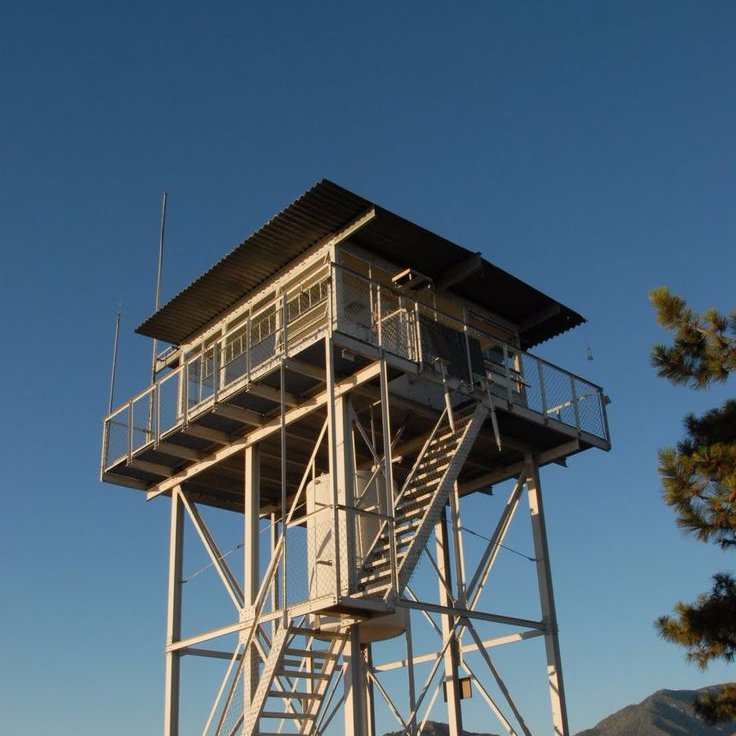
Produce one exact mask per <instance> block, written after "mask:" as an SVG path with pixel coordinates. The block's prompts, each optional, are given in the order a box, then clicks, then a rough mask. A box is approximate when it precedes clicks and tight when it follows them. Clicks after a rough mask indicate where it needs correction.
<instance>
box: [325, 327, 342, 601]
mask: <svg viewBox="0 0 736 736" xmlns="http://www.w3.org/2000/svg"><path fill="white" fill-rule="evenodd" d="M325 378H326V380H327V394H328V400H327V442H328V445H329V457H330V460H329V463H330V485H331V486H332V513H333V516H332V518H333V523H334V529H333V530H332V542H333V544H334V556H333V559H334V565H335V566H334V571H335V600H337V598H338V597H339V595H340V591H341V590H342V582H341V580H342V577H341V575H342V571H341V569H340V557H341V555H340V513H339V510H338V505H339V489H338V486H337V466H338V457H337V436H336V427H335V424H336V422H335V360H334V356H333V354H332V339H331V338H330V337H329V336H327V337H325Z"/></svg>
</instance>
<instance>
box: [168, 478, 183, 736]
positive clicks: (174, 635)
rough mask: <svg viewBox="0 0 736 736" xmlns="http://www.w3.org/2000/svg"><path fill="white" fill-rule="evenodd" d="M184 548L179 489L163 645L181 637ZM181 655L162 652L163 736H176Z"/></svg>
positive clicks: (173, 499)
mask: <svg viewBox="0 0 736 736" xmlns="http://www.w3.org/2000/svg"><path fill="white" fill-rule="evenodd" d="M183 546H184V507H183V504H182V500H181V494H180V491H179V487H178V486H177V487H176V488H174V490H173V491H172V492H171V529H170V533H169V585H168V609H167V614H166V644H167V645H171V644H173V643H174V642H175V641H178V639H179V638H180V636H181V574H182V573H181V568H182V558H183ZM180 665H181V655H180V653H179V652H178V651H167V652H166V682H165V690H164V736H178V734H179V671H180Z"/></svg>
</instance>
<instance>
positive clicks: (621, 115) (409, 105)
mask: <svg viewBox="0 0 736 736" xmlns="http://www.w3.org/2000/svg"><path fill="white" fill-rule="evenodd" d="M735 95H736V4H734V3H732V2H717V1H712V2H708V3H701V2H673V1H667V2H622V3H613V2H609V3H603V2H594V3H591V2H559V3H531V2H527V3H510V2H509V3H498V2H464V3H453V4H451V3H438V2H433V1H429V2H417V1H409V2H404V3H387V2H373V3H363V4H360V5H359V4H347V3H338V2H309V3H307V2H302V3H297V2H272V3H265V2H264V3H248V2H240V3H236V2H222V3H217V4H212V5H210V6H207V5H206V4H202V3H193V2H188V1H186V0H185V1H180V2H177V3H143V2H139V1H137V0H131V1H130V2H125V3H91V2H88V3H83V2H79V1H78V0H70V1H69V2H65V3H51V2H43V1H37V0H24V1H23V2H18V1H17V0H6V1H5V2H4V3H3V6H2V9H1V10H0V101H1V102H0V105H1V112H0V253H1V255H2V259H1V261H0V300H2V312H1V314H2V317H1V319H2V333H1V334H2V338H3V339H2V348H0V350H1V353H0V354H1V355H2V360H0V381H1V382H0V385H2V386H3V388H4V395H3V401H2V406H3V411H2V413H1V414H0V417H1V418H0V422H2V424H1V425H0V431H1V433H2V443H1V444H0V447H1V448H2V450H1V451H2V461H3V463H2V465H3V473H2V480H1V481H0V489H1V491H2V498H3V510H2V513H1V514H0V529H1V532H0V539H1V542H0V543H1V544H2V567H1V568H0V575H1V576H2V591H1V595H2V601H3V602H2V604H1V607H0V618H1V619H2V622H1V623H2V625H1V626H0V632H1V633H0V637H1V638H2V641H1V642H0V652H1V654H0V670H1V672H0V675H1V677H2V682H0V729H2V731H3V732H5V733H16V734H37V733H48V732H51V731H52V730H53V733H55V734H58V736H71V735H72V734H73V735H74V736H86V735H87V734H89V735H91V734H99V733H103V732H104V733H106V734H108V736H117V735H118V734H120V735H122V734H126V735H127V734H131V733H142V734H143V733H157V732H159V731H160V724H161V700H162V690H163V657H162V645H163V641H164V611H165V574H166V558H165V548H166V544H167V540H166V537H167V525H168V515H167V514H168V502H167V501H165V500H160V501H158V502H154V503H151V504H146V503H145V502H144V500H143V496H142V495H141V494H139V493H136V492H134V491H131V490H125V489H119V488H115V487H113V486H109V485H105V486H103V485H101V484H100V483H99V482H98V478H97V474H98V466H99V447H100V435H101V418H102V416H103V414H104V413H105V411H106V407H107V396H108V386H109V371H110V357H111V350H112V335H113V319H114V314H115V312H116V310H117V308H118V304H119V303H122V311H123V332H122V340H121V357H120V366H119V382H118V390H117V394H116V398H117V401H118V403H122V401H123V400H125V399H127V398H128V397H129V396H131V395H132V394H133V393H135V392H137V391H138V390H140V389H141V388H143V387H144V385H145V384H146V382H147V380H148V372H149V362H150V344H149V341H148V340H147V339H145V338H142V337H139V336H135V335H133V332H132V330H133V328H134V326H135V325H137V324H138V323H140V322H141V321H142V320H143V319H144V318H145V317H146V316H148V314H149V313H150V311H151V308H152V306H153V291H154V281H155V274H154V271H155V260H156V246H157V239H158V217H159V206H160V197H161V192H162V191H163V190H164V189H166V190H168V192H169V195H170V206H169V223H168V231H167V256H166V264H165V273H164V287H163V291H164V298H167V297H170V296H172V295H173V294H174V293H176V292H177V291H178V290H179V289H180V288H182V287H183V286H185V285H186V284H187V283H189V282H190V281H191V280H192V279H193V278H194V277H195V276H197V275H198V274H199V273H200V272H201V271H203V270H204V269H205V268H207V267H208V266H209V265H211V263H213V262H214V261H215V260H217V259H218V258H220V257H221V256H222V255H223V254H224V253H225V252H227V251H228V250H230V248H231V247H233V246H234V245H235V244H236V243H238V242H240V241H241V240H242V239H243V237H244V236H246V235H247V234H249V233H250V232H252V231H253V230H254V229H256V228H257V227H258V226H260V225H261V224H262V223H263V222H264V221H265V220H266V219H267V218H268V217H270V216H271V215H272V214H274V213H275V212H276V211H278V210H279V209H281V208H282V207H283V206H284V205H286V204H287V203H288V202H289V201H291V200H292V199H293V198H294V197H296V196H297V195H298V194H300V193H301V192H302V191H304V190H305V189H307V188H308V187H309V186H311V185H312V184H313V183H314V182H316V181H317V180H318V179H320V178H323V177H327V178H330V179H333V180H334V181H336V182H338V183H339V184H342V185H344V186H346V187H347V188H349V189H352V190H354V191H356V192H358V193H360V194H363V195H364V196H366V197H367V198H369V199H372V200H374V201H376V202H379V203H380V204H382V205H384V206H385V207H387V208H388V209H391V210H393V211H395V212H397V213H399V214H401V215H403V216H405V217H408V218H409V219H411V220H414V221H416V222H418V223H420V224H422V225H424V226H426V227H428V228H429V229H431V230H434V231H436V232H438V233H440V234H442V235H445V236H446V237H448V238H450V239H452V240H454V241H456V242H458V243H460V244H462V245H464V246H465V247H467V248H468V249H470V250H472V251H476V250H479V251H482V252H483V254H484V256H485V257H486V258H488V259H489V260H491V261H492V262H494V263H496V264H498V265H499V266H501V267H503V268H505V269H507V270H509V271H511V272H512V273H514V274H515V275H517V276H519V277H521V278H523V279H524V280H526V281H529V282H530V283H532V284H533V285H535V286H536V287H538V288H539V289H541V290H542V291H545V292H546V293H548V294H550V295H551V296H553V297H555V298H557V299H559V300H561V301H562V302H564V303H566V304H568V305H570V306H571V307H573V308H574V309H576V310H578V311H580V312H581V313H582V314H584V315H585V316H586V317H587V318H588V319H589V325H588V326H587V327H584V328H579V329H578V330H576V331H574V332H572V333H569V334H568V335H566V336H564V337H562V338H560V339H559V340H557V341H555V342H553V343H550V344H547V345H543V346H541V348H540V349H538V351H537V352H538V353H539V354H541V355H542V356H544V357H548V358H549V359H551V360H553V361H554V362H557V363H559V364H561V365H563V366H565V367H567V368H569V369H571V370H574V371H577V372H579V373H582V374H583V375H585V376H587V377H589V378H591V379H592V380H594V381H596V382H597V383H600V384H601V385H603V386H604V387H605V389H606V391H607V392H608V393H609V395H610V396H611V398H612V400H613V403H612V405H611V406H610V407H609V410H610V424H611V432H612V436H613V442H614V449H613V451H612V452H611V453H610V454H604V453H601V452H598V451H590V452H588V453H586V454H585V455H583V456H579V457H576V458H573V459H572V460H571V461H570V465H569V468H567V469H566V470H562V469H559V468H554V469H550V470H549V471H547V472H545V473H544V474H543V479H542V480H543V485H544V488H545V492H546V498H547V512H548V526H549V535H550V546H551V553H552V564H553V570H554V574H555V584H556V597H557V602H558V617H559V621H560V630H561V631H560V637H561V646H562V651H563V664H564V667H565V677H566V683H567V688H568V701H569V703H568V705H569V710H570V717H571V723H572V727H573V729H574V730H579V729H582V728H583V727H587V726H590V725H592V724H594V723H595V722H597V721H598V720H599V719H600V718H601V717H603V716H604V715H606V714H608V713H610V712H611V711H613V710H615V709H617V708H620V707H622V706H623V705H625V704H627V703H630V702H633V701H637V700H641V699H642V698H643V697H644V696H646V695H647V694H649V693H650V692H652V691H654V690H657V689H659V688H665V687H666V688H691V687H701V686H704V685H707V684H711V683H715V682H721V681H725V680H727V679H734V669H733V668H731V669H728V668H726V667H722V666H720V667H713V668H712V669H711V670H710V671H708V672H707V673H704V674H703V673H700V672H698V670H697V669H696V668H694V667H693V666H690V665H688V664H686V663H685V662H684V660H683V654H682V652H681V651H680V650H679V649H676V648H674V647H672V646H671V645H669V644H666V643H664V642H662V641H661V640H659V639H658V638H657V636H656V634H655V631H654V628H653V625H652V622H653V620H654V619H655V618H656V617H657V616H658V615H660V614H662V613H665V612H667V611H669V610H670V608H671V606H672V604H673V603H674V602H675V601H676V600H678V599H685V600H687V599H691V598H693V597H694V596H695V595H696V594H697V593H698V592H700V591H701V590H704V589H705V588H706V587H707V586H708V582H709V575H710V574H712V573H713V572H716V571H718V570H721V569H728V568H729V567H730V568H731V569H733V558H732V557H729V556H728V555H727V554H726V553H722V552H720V551H718V550H716V549H714V548H709V547H707V546H705V545H702V544H700V543H697V542H695V541H693V540H691V539H687V538H685V537H684V536H683V535H682V534H681V533H680V532H679V531H678V530H677V529H676V528H675V526H674V523H673V519H672V515H671V513H670V511H669V510H668V509H666V508H665V507H664V506H663V504H662V502H661V501H660V496H659V484H658V478H657V474H656V448H657V447H658V446H662V445H666V444H668V443H673V442H675V441H676V440H677V438H678V437H679V436H680V433H681V423H680V419H681V417H682V416H683V415H684V414H685V413H686V412H688V411H701V410H703V409H704V408H706V407H709V406H711V405H714V404H716V403H717V402H719V401H720V400H721V399H722V398H724V397H725V396H726V395H727V394H728V393H729V392H730V394H733V384H731V385H730V386H726V387H725V388H723V389H718V390H714V391H712V392H710V393H709V394H707V395H706V394H703V395H700V394H699V395H695V394H693V393H691V392H689V391H688V390H686V389H682V388H672V387H670V386H668V385H666V384H665V383H664V382H663V381H661V380H660V379H657V378H656V376H655V375H654V373H653V371H652V369H651V368H650V367H649V365H648V350H649V347H650V345H651V344H652V343H653V342H655V341H656V340H658V339H659V338H660V334H659V331H658V328H657V326H656V324H655V321H654V318H653V315H652V313H651V310H650V308H649V307H648V302H647V292H648V290H649V289H650V288H651V287H652V286H655V285H659V284H668V285H669V286H671V287H672V288H673V289H674V290H675V291H677V292H679V293H681V294H682V295H683V296H685V297H686V298H688V300H689V301H690V302H691V303H692V305H693V306H694V307H696V308H698V309H702V308H706V307H709V306H716V307H718V308H720V309H723V310H730V309H732V308H734V307H735V306H736V290H734V280H735V273H734V272H735V270H736V269H735V268H734V267H735V266H736V214H734V213H735V212H736V209H735V208H734V204H735V201H734V200H735V197H736V148H735V147H734V140H735V139H736V100H735ZM588 345H590V347H591V348H592V352H593V355H594V360H593V361H587V360H586V348H587V347H588ZM235 541H237V540H235ZM192 562H193V561H192ZM201 577H202V578H204V577H206V576H205V575H202V576H201ZM540 708H541V710H540V711H539V713H535V715H534V718H536V719H537V720H536V721H534V722H535V723H537V722H539V723H543V722H544V718H545V717H546V715H545V714H546V708H547V704H546V703H541V706H540ZM540 713H541V715H540ZM486 725H490V724H486ZM540 728H541V727H540ZM542 732H543V731H542V730H540V731H539V733H542Z"/></svg>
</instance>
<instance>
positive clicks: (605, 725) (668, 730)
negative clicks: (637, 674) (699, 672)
mask: <svg viewBox="0 0 736 736" xmlns="http://www.w3.org/2000/svg"><path fill="white" fill-rule="evenodd" d="M716 688H717V686H715V688H703V689H702V690H658V691H657V692H656V693H654V694H652V695H650V696H649V697H648V698H645V699H644V700H642V701H641V703H637V704H636V705H627V706H626V707H625V708H622V709H621V710H619V711H616V712H615V713H613V714H612V715H610V716H608V717H607V718H604V719H603V720H602V721H601V722H600V723H599V724H598V725H596V726H594V727H593V728H589V729H587V730H585V731H580V732H579V733H578V734H577V736H736V723H734V722H731V723H721V724H719V725H717V726H707V725H706V724H705V723H703V722H702V721H701V720H700V719H699V718H697V717H696V716H695V713H694V712H693V708H692V702H693V700H694V699H695V696H696V695H697V694H698V693H702V692H706V691H708V690H713V689H716Z"/></svg>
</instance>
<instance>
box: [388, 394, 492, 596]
mask: <svg viewBox="0 0 736 736" xmlns="http://www.w3.org/2000/svg"><path fill="white" fill-rule="evenodd" d="M487 414H488V408H487V407H486V406H485V405H484V404H483V403H479V404H478V406H477V407H476V408H475V411H474V412H473V414H472V416H471V418H470V420H469V421H468V423H467V424H466V425H465V430H464V432H463V435H462V438H461V439H460V441H459V443H458V445H457V448H456V450H455V452H454V453H453V456H452V459H451V460H450V462H449V463H448V465H447V469H446V470H445V473H444V475H443V476H442V478H441V480H440V482H439V483H438V485H437V489H436V490H435V493H434V496H433V498H432V500H431V502H430V503H429V504H428V506H427V509H426V511H425V513H424V515H423V516H422V520H421V522H420V524H419V526H418V527H417V531H416V532H415V534H414V536H413V539H412V541H411V543H410V544H409V547H408V549H407V550H406V552H405V553H404V555H403V557H402V559H401V562H400V563H399V571H398V591H397V595H399V596H400V595H401V594H402V593H403V591H404V588H405V587H406V585H407V584H408V582H409V580H410V579H411V576H412V574H413V572H414V568H415V567H416V565H417V562H418V561H419V557H420V555H421V554H422V551H423V550H424V547H425V546H426V544H427V542H428V541H429V536H430V534H431V533H432V530H433V529H434V526H435V524H436V522H437V519H438V518H439V516H440V513H441V512H442V509H443V508H444V507H445V504H446V503H447V501H448V499H449V497H450V491H452V488H453V486H454V484H455V481H456V480H457V478H458V476H459V475H460V471H461V470H462V468H463V465H465V461H466V460H467V458H468V455H469V454H470V450H471V449H472V447H473V445H474V444H475V440H476V439H477V437H478V434H479V433H480V430H481V427H482V426H483V422H484V421H485V418H486V416H487ZM391 597H392V596H391V589H390V588H389V590H388V591H387V593H386V599H387V600H388V599H389V598H391Z"/></svg>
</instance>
